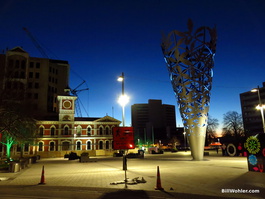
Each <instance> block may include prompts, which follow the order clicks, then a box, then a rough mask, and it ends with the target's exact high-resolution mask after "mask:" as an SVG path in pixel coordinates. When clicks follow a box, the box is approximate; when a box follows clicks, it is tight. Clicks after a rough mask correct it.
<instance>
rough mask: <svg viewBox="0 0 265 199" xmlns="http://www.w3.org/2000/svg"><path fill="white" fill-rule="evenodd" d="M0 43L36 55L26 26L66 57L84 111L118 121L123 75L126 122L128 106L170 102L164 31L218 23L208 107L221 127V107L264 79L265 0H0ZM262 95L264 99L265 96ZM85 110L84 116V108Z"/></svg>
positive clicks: (236, 105)
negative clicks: (118, 101) (127, 102)
mask: <svg viewBox="0 0 265 199" xmlns="http://www.w3.org/2000/svg"><path fill="white" fill-rule="evenodd" d="M0 3H1V4H0V25H1V26H0V35H1V40H0V50H1V53H2V50H5V49H6V48H9V49H11V48H14V47H16V46H22V47H23V49H24V50H25V51H27V52H28V53H29V54H30V56H31V57H42V55H41V53H40V52H39V51H38V49H37V48H36V47H35V46H34V44H33V42H32V41H31V39H30V38H29V37H28V35H27V34H26V32H24V31H23V30H22V28H23V27H26V28H27V29H28V30H29V31H30V32H31V34H32V35H34V37H35V38H36V39H37V40H38V41H39V42H40V43H41V45H42V47H43V48H44V49H45V51H46V53H47V54H48V55H49V57H50V58H52V59H61V60H67V61H69V64H70V66H71V71H70V72H71V74H70V87H71V88H75V87H76V86H77V85H79V84H80V83H81V82H82V81H83V80H85V81H86V84H83V85H82V87H80V89H82V88H86V87H88V88H89V91H84V92H81V93H80V94H79V97H80V99H81V102H82V103H83V105H84V106H85V108H86V111H87V112H88V115H89V116H90V117H103V116H105V115H106V114H108V115H109V116H114V118H117V119H119V120H122V118H121V113H122V109H121V107H120V105H119V104H118V103H117V99H118V96H119V95H120V94H121V83H120V82H118V81H117V78H118V76H119V75H121V73H122V72H124V74H125V93H126V94H128V95H129V96H130V102H129V104H128V105H127V106H126V113H125V114H126V125H130V124H131V105H133V104H138V103H147V102H148V100H149V99H160V100H162V103H163V104H171V105H175V106H176V117H177V126H182V121H181V118H180V114H179V110H178V107H177V103H176V99H175V95H174V93H173V89H172V87H171V83H170V80H169V75H168V71H167V68H166V64H165V61H164V58H163V54H162V51H161V47H160V44H161V38H162V36H161V35H162V32H164V33H165V34H167V33H169V32H170V31H172V30H179V31H186V30H187V26H186V24H187V20H188V19H189V18H190V19H192V21H193V23H194V27H195V28H198V27H200V26H209V27H213V26H215V25H216V27H217V34H218V41H217V51H216V56H215V66H214V77H213V88H212V94H211V104H210V112H209V114H210V115H211V116H212V117H214V118H217V119H218V120H219V123H220V128H221V127H222V122H223V114H225V113H226V112H228V111H237V112H239V113H241V108H240V100H239V94H240V93H242V92H246V91H249V90H251V89H252V88H255V87H257V86H258V85H259V86H262V82H264V81H265V77H264V74H265V62H264V57H265V48H264V46H265V36H264V35H265V1H264V0H181V1H179V0H37V1H36V0H35V1H34V0H24V1H21V0H0ZM264 101H265V99H264ZM83 116H87V114H86V112H85V111H83Z"/></svg>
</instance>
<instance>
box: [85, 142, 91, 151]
mask: <svg viewBox="0 0 265 199" xmlns="http://www.w3.org/2000/svg"><path fill="white" fill-rule="evenodd" d="M86 149H87V150H91V142H90V141H88V142H87V145H86Z"/></svg>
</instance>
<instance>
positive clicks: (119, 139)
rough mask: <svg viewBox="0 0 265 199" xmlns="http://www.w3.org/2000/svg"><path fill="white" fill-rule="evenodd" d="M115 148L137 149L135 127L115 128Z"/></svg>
mask: <svg viewBox="0 0 265 199" xmlns="http://www.w3.org/2000/svg"><path fill="white" fill-rule="evenodd" d="M113 148H114V149H115V150H120V149H134V148H135V145H134V132H133V127H114V128H113Z"/></svg>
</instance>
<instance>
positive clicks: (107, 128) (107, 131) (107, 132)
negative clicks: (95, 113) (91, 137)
mask: <svg viewBox="0 0 265 199" xmlns="http://www.w3.org/2000/svg"><path fill="white" fill-rule="evenodd" d="M108 134H109V127H106V135H108Z"/></svg>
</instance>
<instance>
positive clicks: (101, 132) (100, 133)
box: [99, 127, 103, 135]
mask: <svg viewBox="0 0 265 199" xmlns="http://www.w3.org/2000/svg"><path fill="white" fill-rule="evenodd" d="M99 135H103V128H102V127H100V128H99Z"/></svg>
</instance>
